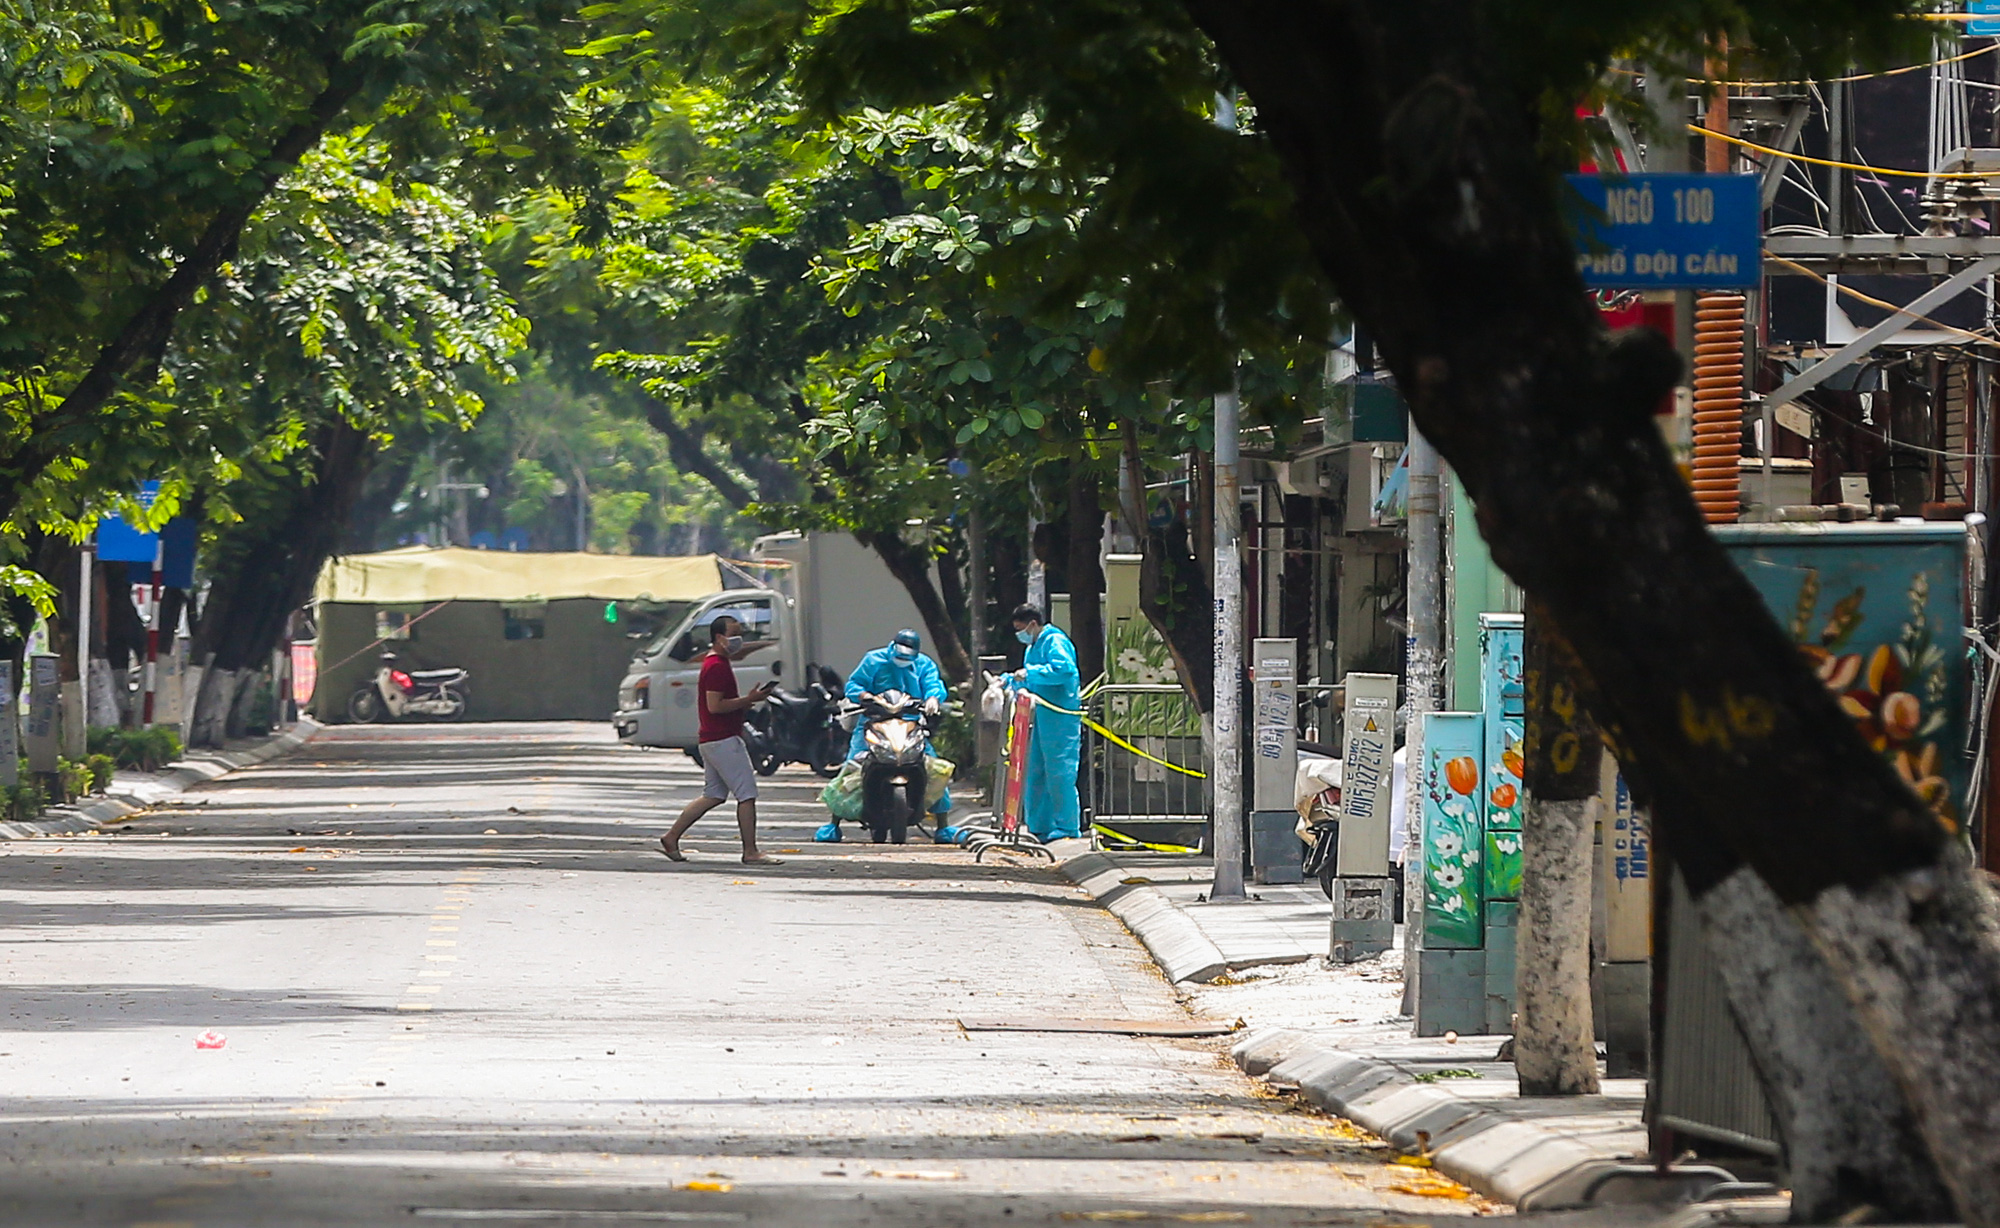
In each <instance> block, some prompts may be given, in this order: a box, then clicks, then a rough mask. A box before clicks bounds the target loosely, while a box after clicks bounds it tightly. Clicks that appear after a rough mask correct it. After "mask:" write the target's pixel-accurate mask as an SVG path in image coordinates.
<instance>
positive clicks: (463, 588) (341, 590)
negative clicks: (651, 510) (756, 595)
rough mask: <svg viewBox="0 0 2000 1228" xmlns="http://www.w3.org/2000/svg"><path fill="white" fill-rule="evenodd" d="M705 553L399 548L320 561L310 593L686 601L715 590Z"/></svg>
mask: <svg viewBox="0 0 2000 1228" xmlns="http://www.w3.org/2000/svg"><path fill="white" fill-rule="evenodd" d="M722 588H723V584H722V570H721V568H720V567H719V566H718V565H717V564H716V558H715V556H714V555H712V554H699V555H690V556H680V557H661V556H657V555H631V554H570V553H565V554H555V553H549V554H538V553H530V552H526V551H508V550H468V549H465V548H464V547H460V546H406V547H404V548H403V549H400V550H385V551H383V552H382V553H380V554H350V555H347V556H346V557H344V558H336V559H329V560H327V564H326V566H325V568H323V569H322V570H321V571H320V574H319V584H318V586H317V588H316V589H315V593H314V595H315V596H316V597H317V598H318V599H319V600H321V601H357V602H367V603H369V604H371V605H399V604H403V603H408V602H420V601H444V600H447V599H449V600H456V601H532V600H542V601H550V600H558V599H561V598H564V597H594V598H598V599H601V600H605V601H633V600H652V601H693V600H696V599H699V598H702V597H706V596H708V595H709V594H710V593H719V592H721V591H722Z"/></svg>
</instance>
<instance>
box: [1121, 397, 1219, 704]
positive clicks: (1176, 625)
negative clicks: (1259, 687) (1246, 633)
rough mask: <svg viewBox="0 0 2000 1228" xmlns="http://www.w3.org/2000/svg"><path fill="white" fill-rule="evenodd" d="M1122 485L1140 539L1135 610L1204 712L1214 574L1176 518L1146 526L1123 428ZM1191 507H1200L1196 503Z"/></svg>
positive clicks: (1132, 452) (1209, 693) (1135, 446)
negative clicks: (1161, 642) (1162, 642)
mask: <svg viewBox="0 0 2000 1228" xmlns="http://www.w3.org/2000/svg"><path fill="white" fill-rule="evenodd" d="M1120 463H1121V464H1123V465H1124V466H1125V472H1126V482H1125V485H1126V486H1127V488H1129V490H1130V491H1131V492H1132V493H1131V496H1130V498H1131V500H1132V505H1131V506H1129V507H1126V508H1125V509H1124V516H1125V521H1126V527H1127V528H1128V529H1130V530H1131V531H1132V534H1133V536H1135V537H1137V538H1138V539H1139V610H1140V612H1141V613H1143V614H1144V615H1145V616H1146V622H1147V623H1148V624H1150V625H1151V626H1152V628H1153V630H1154V631H1155V632H1157V633H1158V634H1159V637H1160V638H1161V639H1162V640H1165V641H1166V644H1167V652H1168V654H1169V655H1170V656H1172V657H1173V659H1174V673H1175V676H1177V677H1178V678H1179V679H1180V680H1181V686H1182V687H1183V688H1185V689H1186V691H1187V693H1188V698H1190V699H1192V700H1193V701H1194V703H1195V707H1196V708H1198V709H1199V710H1200V711H1202V712H1203V713H1207V712H1210V711H1212V710H1213V709H1214V707H1215V689H1214V682H1215V615H1214V613H1213V607H1214V599H1213V593H1214V591H1215V586H1214V584H1213V582H1212V580H1211V579H1210V577H1212V576H1213V575H1214V574H1215V568H1214V565H1213V564H1214V560H1213V558H1210V559H1209V560H1207V561H1206V562H1204V561H1203V560H1202V559H1201V557H1200V555H1199V550H1198V549H1197V548H1196V547H1195V546H1193V545H1191V544H1190V542H1189V534H1188V529H1189V526H1188V525H1186V524H1184V523H1182V522H1181V521H1180V520H1179V519H1174V520H1171V521H1169V522H1168V523H1167V525H1166V527H1164V528H1157V529H1156V528H1154V527H1152V525H1150V524H1149V523H1148V518H1147V516H1146V507H1145V503H1144V500H1145V495H1144V491H1145V489H1146V474H1145V469H1144V467H1143V466H1141V464H1140V463H1139V438H1138V434H1137V432H1136V431H1134V430H1133V429H1132V427H1131V424H1130V423H1127V424H1126V426H1125V453H1124V456H1123V458H1122V459H1121V461H1120ZM1196 506H1197V507H1199V506H1201V504H1200V503H1199V502H1198V501H1197V502H1196Z"/></svg>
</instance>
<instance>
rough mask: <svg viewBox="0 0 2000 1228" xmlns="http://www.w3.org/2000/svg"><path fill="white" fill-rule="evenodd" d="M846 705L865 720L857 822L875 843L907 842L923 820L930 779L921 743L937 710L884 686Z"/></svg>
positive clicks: (929, 731)
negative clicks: (868, 698) (872, 695)
mask: <svg viewBox="0 0 2000 1228" xmlns="http://www.w3.org/2000/svg"><path fill="white" fill-rule="evenodd" d="M848 711H849V712H853V713H858V714H859V717H860V719H861V720H863V721H866V722H867V727H866V730H865V732H864V733H863V734H862V735H861V736H862V747H863V749H862V753H861V822H862V823H863V824H864V825H865V826H866V827H867V828H868V834H869V835H870V836H871V837H873V838H874V840H875V843H877V844H884V843H887V844H904V843H907V842H908V839H909V830H910V825H911V824H912V823H915V824H918V825H919V826H921V825H922V822H923V813H924V791H925V789H926V787H927V786H928V785H929V783H930V773H929V770H928V767H927V765H926V763H925V759H926V755H925V749H924V748H925V747H926V746H927V745H928V744H929V742H930V736H931V729H932V724H933V722H934V721H935V720H936V719H937V717H938V715H939V712H938V710H937V708H936V706H935V705H928V704H925V703H924V702H923V701H922V700H919V699H918V698H917V697H916V696H914V695H905V694H903V693H902V692H901V691H884V692H883V693H882V694H880V695H878V696H876V697H875V698H874V700H872V701H870V702H868V703H864V704H861V705H859V706H858V707H850V708H849V709H848Z"/></svg>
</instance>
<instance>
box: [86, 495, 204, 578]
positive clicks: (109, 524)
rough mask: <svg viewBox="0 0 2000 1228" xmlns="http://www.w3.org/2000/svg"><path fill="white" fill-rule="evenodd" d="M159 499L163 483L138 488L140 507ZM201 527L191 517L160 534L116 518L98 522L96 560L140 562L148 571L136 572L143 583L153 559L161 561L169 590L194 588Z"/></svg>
mask: <svg viewBox="0 0 2000 1228" xmlns="http://www.w3.org/2000/svg"><path fill="white" fill-rule="evenodd" d="M159 497H160V484H159V483H158V482H146V483H144V484H142V485H141V486H140V487H139V506H141V507H144V508H149V509H150V508H151V507H152V506H153V500H155V499H157V498H159ZM200 536H201V526H200V525H198V524H196V523H195V520H194V518H193V517H191V516H176V517H174V518H173V519H172V520H169V521H167V523H166V525H165V526H164V527H162V528H161V530H160V531H159V532H158V533H144V532H141V531H139V530H138V529H135V528H133V527H132V526H131V525H129V524H126V523H125V521H124V520H123V519H122V518H120V517H117V516H105V517H103V518H102V519H100V520H99V521H98V522H97V557H98V558H99V559H101V560H102V561H104V562H106V563H140V564H143V565H144V567H145V570H144V571H143V572H135V573H134V575H135V576H137V577H139V579H137V580H135V581H134V582H135V583H137V582H140V580H143V579H145V578H149V577H150V576H151V575H152V568H153V560H154V559H155V558H157V559H159V560H160V580H161V583H163V584H165V585H166V586H167V587H168V588H193V587H194V554H195V546H196V544H197V541H198V539H199V538H200Z"/></svg>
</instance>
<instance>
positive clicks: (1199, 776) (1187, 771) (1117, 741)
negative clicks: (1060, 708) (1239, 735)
mask: <svg viewBox="0 0 2000 1228" xmlns="http://www.w3.org/2000/svg"><path fill="white" fill-rule="evenodd" d="M1083 723H1084V724H1086V725H1088V726H1090V727H1091V728H1092V729H1095V730H1096V731H1097V732H1098V733H1100V734H1102V735H1103V736H1104V737H1106V738H1109V739H1110V740H1111V742H1112V743H1113V744H1114V745H1117V746H1122V747H1124V748H1125V749H1126V750H1129V751H1131V752H1132V753H1133V754H1135V755H1137V756H1139V757H1140V758H1141V759H1146V760H1150V761H1151V762H1154V763H1157V764H1159V765H1160V766H1161V767H1166V768H1172V769H1173V770H1174V771H1176V772H1179V773H1181V774H1182V775H1183V776H1192V777H1194V778H1195V779H1196V780H1207V779H1208V773H1207V772H1197V771H1195V770H1194V769H1193V768H1185V767H1182V766H1181V765H1180V764H1178V763H1168V762H1167V761H1166V760H1165V759H1162V758H1160V757H1159V756H1158V755H1149V754H1147V753H1146V752H1145V751H1143V750H1140V749H1139V748H1138V747H1136V746H1134V745H1132V744H1131V743H1130V742H1127V741H1126V740H1125V739H1124V738H1121V737H1119V736H1118V735H1117V734H1115V733H1113V732H1111V731H1110V730H1109V729H1106V728H1105V727H1104V726H1102V725H1100V724H1098V723H1097V722H1096V721H1093V720H1091V719H1090V718H1089V717H1087V716H1086V717H1084V718H1083Z"/></svg>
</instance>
